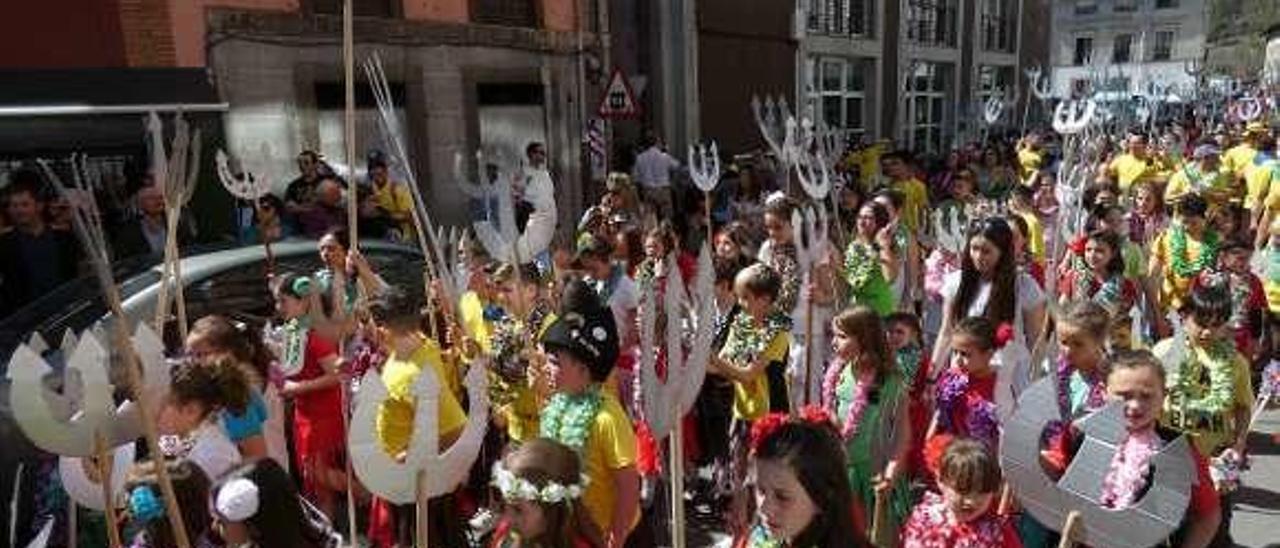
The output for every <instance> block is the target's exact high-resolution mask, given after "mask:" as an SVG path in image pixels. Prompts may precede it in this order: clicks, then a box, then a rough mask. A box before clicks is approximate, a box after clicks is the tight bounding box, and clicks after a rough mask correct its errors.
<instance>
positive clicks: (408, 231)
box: [372, 181, 414, 238]
mask: <svg viewBox="0 0 1280 548" xmlns="http://www.w3.org/2000/svg"><path fill="white" fill-rule="evenodd" d="M372 186H373V200H374V203H376V204H378V207H380V208H382V209H383V210H385V211H386V212H387V213H390V214H392V215H395V216H397V217H399V216H401V215H403V216H404V218H405V220H404V221H401V222H398V223H396V226H397V228H399V229H400V232H401V233H402V234H403V235H404V236H405V237H406V238H408V237H410V236H412V235H413V234H414V232H413V195H412V194H410V193H409V187H408V186H405V184H404V183H398V182H396V181H388V182H387V184H386V185H384V186H383V187H382V188H378V185H377V184H374V185H372Z"/></svg>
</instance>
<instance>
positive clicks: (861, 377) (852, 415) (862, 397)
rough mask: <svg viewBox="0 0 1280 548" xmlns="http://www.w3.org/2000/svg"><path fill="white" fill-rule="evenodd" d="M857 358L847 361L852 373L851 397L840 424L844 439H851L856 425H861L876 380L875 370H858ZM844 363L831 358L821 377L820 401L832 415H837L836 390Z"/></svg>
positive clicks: (842, 372) (841, 435)
mask: <svg viewBox="0 0 1280 548" xmlns="http://www.w3.org/2000/svg"><path fill="white" fill-rule="evenodd" d="M860 358H861V357H859V359H855V360H854V361H853V362H851V363H849V364H848V365H849V367H850V368H851V370H852V373H853V374H854V381H853V382H854V385H853V399H852V400H850V402H849V409H848V410H847V411H845V415H844V423H843V424H841V425H839V426H840V437H841V438H844V440H845V441H848V440H851V439H853V438H854V437H855V436H857V435H858V427H859V426H861V425H862V414H863V413H864V412H865V411H866V410H867V405H868V403H870V400H871V391H872V389H873V388H874V387H873V386H872V385H873V384H875V382H876V372H875V370H869V371H858V370H857V366H858V362H859V361H860ZM844 365H845V364H842V363H840V359H839V358H836V359H834V360H832V362H831V366H830V367H828V368H827V372H826V375H825V376H824V377H823V379H822V401H823V402H824V403H825V405H826V408H827V411H829V412H830V413H831V414H832V415H839V412H840V411H839V408H840V402H839V400H838V396H837V395H836V390H837V389H838V387H839V386H840V378H841V377H843V376H844V369H845V367H844Z"/></svg>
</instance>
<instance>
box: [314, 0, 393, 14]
mask: <svg viewBox="0 0 1280 548" xmlns="http://www.w3.org/2000/svg"><path fill="white" fill-rule="evenodd" d="M342 4H343V1H342V0H311V10H312V11H314V12H315V13H323V14H328V15H342ZM392 4H399V2H393V1H392V0H352V2H351V8H352V9H353V10H355V14H356V15H357V16H359V17H392V16H394V15H395V12H394V11H393V10H394V9H395V8H394V7H393V6H392Z"/></svg>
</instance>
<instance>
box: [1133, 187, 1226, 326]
mask: <svg viewBox="0 0 1280 548" xmlns="http://www.w3.org/2000/svg"><path fill="white" fill-rule="evenodd" d="M1208 209H1209V205H1208V203H1207V202H1205V200H1204V198H1201V197H1200V196H1199V195H1196V194H1189V195H1187V196H1186V197H1185V198H1183V199H1182V201H1181V202H1180V203H1179V204H1178V217H1177V218H1176V219H1175V221H1174V222H1173V223H1172V224H1170V225H1169V228H1168V229H1166V230H1165V231H1164V233H1162V234H1161V235H1160V236H1159V237H1158V238H1156V241H1155V243H1154V244H1152V253H1151V263H1150V265H1149V266H1148V277H1149V278H1151V279H1152V280H1162V281H1163V282H1162V284H1161V286H1160V310H1161V312H1162V313H1163V312H1168V311H1176V310H1179V309H1181V308H1182V304H1183V300H1184V299H1185V298H1186V296H1187V293H1188V292H1189V291H1190V290H1191V282H1192V281H1194V280H1195V278H1196V276H1199V275H1200V273H1201V272H1204V271H1205V270H1206V269H1208V268H1210V267H1212V266H1213V265H1215V264H1217V260H1218V245H1219V244H1220V237H1219V236H1218V233H1217V232H1216V231H1214V230H1213V229H1212V228H1209V226H1208V220H1207V217H1206V214H1207V212H1208ZM1161 315H1162V316H1163V314H1161Z"/></svg>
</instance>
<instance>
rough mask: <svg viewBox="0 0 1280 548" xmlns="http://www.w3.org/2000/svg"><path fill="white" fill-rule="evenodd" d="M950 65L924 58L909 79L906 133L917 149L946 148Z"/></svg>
mask: <svg viewBox="0 0 1280 548" xmlns="http://www.w3.org/2000/svg"><path fill="white" fill-rule="evenodd" d="M950 69H951V67H950V66H949V65H945V64H941V63H929V62H923V61H921V62H917V63H916V65H915V71H914V72H912V73H911V74H910V77H909V78H908V79H907V92H906V100H907V112H906V115H907V117H906V132H907V136H906V137H907V143H909V145H910V146H911V149H912V150H914V151H916V152H922V153H927V152H938V151H941V150H943V128H944V127H945V124H946V119H947V117H948V112H947V106H948V105H949V104H950V101H949V100H948V98H947V96H948V91H947V90H948V88H949V83H950V72H951V70H950Z"/></svg>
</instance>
